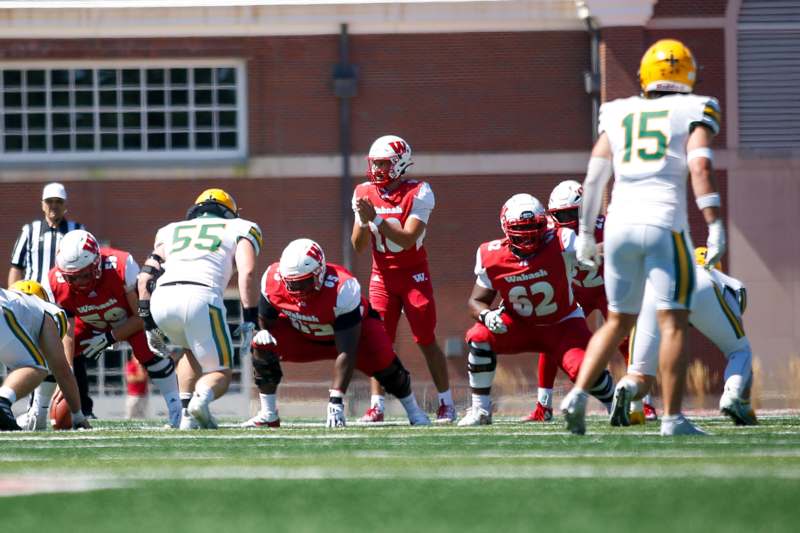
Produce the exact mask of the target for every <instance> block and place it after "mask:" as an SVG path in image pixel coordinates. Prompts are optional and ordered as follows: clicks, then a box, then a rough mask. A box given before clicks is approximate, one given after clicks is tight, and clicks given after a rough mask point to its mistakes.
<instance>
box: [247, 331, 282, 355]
mask: <svg viewBox="0 0 800 533" xmlns="http://www.w3.org/2000/svg"><path fill="white" fill-rule="evenodd" d="M250 344H251V346H252V347H253V348H256V349H261V350H267V349H269V348H272V347H273V346H277V345H278V341H277V340H276V339H275V337H273V336H272V333H270V332H269V331H267V330H266V329H262V330H261V331H259V332H258V333H256V335H255V337H253V342H251V343H250Z"/></svg>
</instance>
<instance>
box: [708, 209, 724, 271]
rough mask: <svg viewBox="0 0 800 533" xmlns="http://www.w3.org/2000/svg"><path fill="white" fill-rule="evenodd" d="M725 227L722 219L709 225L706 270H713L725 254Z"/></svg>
mask: <svg viewBox="0 0 800 533" xmlns="http://www.w3.org/2000/svg"><path fill="white" fill-rule="evenodd" d="M726 244H727V243H726V240H725V226H724V225H723V224H722V220H721V219H719V218H718V219H717V220H715V221H714V222H712V223H711V224H709V225H708V240H707V241H706V248H708V252H706V265H705V269H706V270H711V269H712V268H714V265H716V264H717V263H719V260H720V259H722V256H723V255H724V254H725V246H726Z"/></svg>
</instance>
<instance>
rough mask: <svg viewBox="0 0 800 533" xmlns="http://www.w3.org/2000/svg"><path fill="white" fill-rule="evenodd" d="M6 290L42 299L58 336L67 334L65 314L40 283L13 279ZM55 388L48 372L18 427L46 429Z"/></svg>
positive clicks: (34, 429) (54, 380) (53, 379)
mask: <svg viewBox="0 0 800 533" xmlns="http://www.w3.org/2000/svg"><path fill="white" fill-rule="evenodd" d="M8 290H10V291H14V292H18V293H20V294H27V295H29V296H35V297H37V298H39V299H40V300H42V308H43V309H44V312H45V313H47V314H48V315H49V316H50V317H51V318H52V319H53V322H55V324H56V329H57V330H58V336H59V338H61V339H63V338H64V336H65V335H66V334H67V325H68V318H67V314H66V313H65V312H64V310H63V309H61V308H60V307H58V306H57V305H55V304H52V303H50V298H49V297H48V296H47V291H46V290H45V288H44V287H43V286H42V284H40V283H39V282H37V281H34V280H31V279H26V280H19V281H15V282H14V283H13V284H12V285H11V286H10V287H9V288H8ZM55 390H56V378H55V376H53V374H48V375H47V377H45V378H44V380H43V381H42V382H41V383H40V384H39V386H38V387H36V390H34V392H33V395H31V403H30V405H29V406H28V411H27V412H25V413H23V414H21V415H19V416H18V417H17V423H18V424H19V425H20V427H22V428H23V429H26V430H29V431H44V430H46V429H47V412H48V410H49V408H50V399H51V398H52V397H53V393H54V392H55Z"/></svg>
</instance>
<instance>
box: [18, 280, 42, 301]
mask: <svg viewBox="0 0 800 533" xmlns="http://www.w3.org/2000/svg"><path fill="white" fill-rule="evenodd" d="M9 290H12V291H15V292H21V293H22V294H29V295H31V296H36V297H38V298H41V299H42V300H44V301H45V302H49V301H50V298H48V296H47V291H45V290H44V287H42V284H41V283H39V282H38V281H34V280H32V279H21V280H19V281H15V282H14V283H13V284H12V285H11V286H10V287H9Z"/></svg>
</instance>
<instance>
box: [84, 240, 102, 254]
mask: <svg viewBox="0 0 800 533" xmlns="http://www.w3.org/2000/svg"><path fill="white" fill-rule="evenodd" d="M83 249H84V250H86V251H87V252H89V253H93V254H96V253H98V251H99V250H98V247H97V242H96V241H95V240H94V239H92V238H91V237H87V238H86V242H85V243H83Z"/></svg>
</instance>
